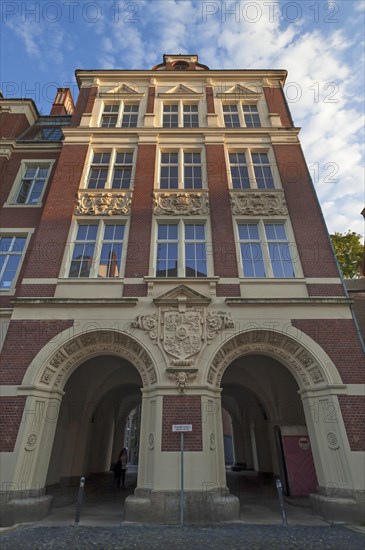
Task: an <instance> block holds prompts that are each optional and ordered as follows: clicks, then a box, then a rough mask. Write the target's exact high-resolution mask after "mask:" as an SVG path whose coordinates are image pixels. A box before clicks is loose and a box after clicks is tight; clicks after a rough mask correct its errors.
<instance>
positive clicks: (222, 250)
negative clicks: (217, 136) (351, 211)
mask: <svg viewBox="0 0 365 550" xmlns="http://www.w3.org/2000/svg"><path fill="white" fill-rule="evenodd" d="M206 157H207V172H208V179H209V201H210V221H211V227H212V248H213V261H214V275H218V276H219V277H238V268H237V256H236V246H235V237H234V233H233V221H232V214H231V203H230V197H229V190H228V181H227V170H226V161H225V156H224V147H223V145H207V146H206Z"/></svg>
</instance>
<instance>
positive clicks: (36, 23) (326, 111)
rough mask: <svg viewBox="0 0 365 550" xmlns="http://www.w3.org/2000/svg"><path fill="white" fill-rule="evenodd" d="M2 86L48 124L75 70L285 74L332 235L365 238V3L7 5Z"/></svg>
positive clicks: (113, 0) (61, 0) (63, 1)
mask: <svg viewBox="0 0 365 550" xmlns="http://www.w3.org/2000/svg"><path fill="white" fill-rule="evenodd" d="M0 9H1V27H2V28H1V31H2V32H1V44H0V45H1V58H0V85H1V89H2V91H3V93H4V95H5V97H31V98H32V99H34V100H35V101H36V103H37V105H38V107H39V108H40V109H41V111H42V112H43V113H44V114H47V113H48V112H49V110H50V107H51V104H52V100H53V97H54V94H55V88H56V87H57V86H70V87H71V88H72V89H73V93H74V96H76V95H77V86H76V84H75V78H74V71H75V69H76V68H80V69H97V68H103V69H105V68H115V69H135V68H138V69H150V68H151V67H152V66H153V65H154V64H156V63H159V62H161V60H162V55H163V53H197V54H198V55H199V60H200V61H201V62H202V63H205V64H207V65H208V66H209V67H210V68H212V69H213V68H214V69H219V68H225V69H227V68H234V69H238V68H283V69H287V70H288V71H289V75H288V79H287V85H286V90H285V92H286V96H287V100H288V103H289V107H290V109H291V112H292V115H293V118H294V121H295V124H296V125H297V126H301V127H302V128H303V130H302V132H301V134H300V137H301V142H302V145H303V149H304V153H305V157H306V159H307V163H308V165H309V169H310V171H311V174H312V178H313V181H314V184H315V187H316V189H317V193H318V196H319V199H320V203H321V206H322V209H323V213H324V216H325V219H326V222H327V225H328V228H329V231H330V232H334V231H341V232H342V231H347V230H348V229H351V230H353V231H356V232H358V233H361V234H362V233H363V219H362V216H361V215H360V211H361V210H362V208H363V207H364V153H363V143H364V135H363V126H364V107H363V105H364V17H365V0H355V1H352V0H336V1H333V2H332V1H327V0H323V1H322V0H319V1H315V0H300V1H284V0H256V1H250V0H242V1H241V2H229V1H226V2H221V1H215V0H212V1H205V0H199V1H195V0H149V1H145V0H143V1H139V0H135V1H124V0H95V1H93V0H90V1H89V0H53V1H51V0H49V1H48V0H38V1H32V0H27V1H18V0H15V1H13V0H9V1H8V0H2V2H1V4H0Z"/></svg>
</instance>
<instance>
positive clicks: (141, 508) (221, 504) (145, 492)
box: [124, 488, 240, 524]
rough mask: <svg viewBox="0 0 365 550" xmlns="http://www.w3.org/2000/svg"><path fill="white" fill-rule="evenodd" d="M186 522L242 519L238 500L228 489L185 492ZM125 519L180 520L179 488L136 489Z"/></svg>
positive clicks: (125, 504)
mask: <svg viewBox="0 0 365 550" xmlns="http://www.w3.org/2000/svg"><path fill="white" fill-rule="evenodd" d="M184 497H185V498H184V503H185V504H184V523H187V524H192V523H217V522H222V521H237V520H239V512H240V506H239V499H238V498H237V497H235V496H233V495H230V494H229V491H228V489H226V488H223V489H221V490H215V491H206V492H204V491H185V494H184ZM124 519H125V521H133V522H139V523H165V524H173V523H179V522H180V491H155V490H151V489H136V490H135V492H134V494H133V495H130V496H129V497H127V498H126V500H125V503H124Z"/></svg>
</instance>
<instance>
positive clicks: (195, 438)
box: [161, 395, 203, 451]
mask: <svg viewBox="0 0 365 550" xmlns="http://www.w3.org/2000/svg"><path fill="white" fill-rule="evenodd" d="M173 424H192V429H193V431H192V432H187V433H185V434H184V450H185V451H202V450H203V439H202V410H201V397H200V395H165V396H164V397H163V410H162V445H161V451H180V434H179V433H174V432H172V425H173Z"/></svg>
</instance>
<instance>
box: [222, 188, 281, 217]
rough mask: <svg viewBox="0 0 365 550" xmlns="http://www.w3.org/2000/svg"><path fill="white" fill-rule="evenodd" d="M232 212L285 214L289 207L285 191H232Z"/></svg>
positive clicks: (261, 214) (248, 214)
mask: <svg viewBox="0 0 365 550" xmlns="http://www.w3.org/2000/svg"><path fill="white" fill-rule="evenodd" d="M230 197H231V207H232V213H233V214H235V215H246V216H285V215H287V214H288V207H287V205H286V202H285V198H284V193H265V192H260V193H250V192H243V193H236V192H234V191H233V192H231V193H230Z"/></svg>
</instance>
